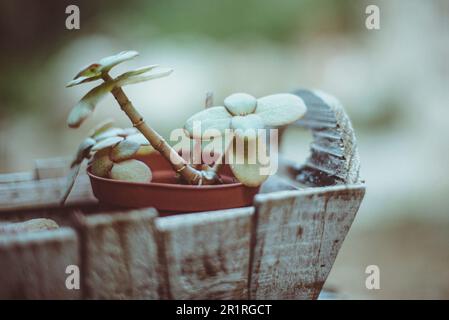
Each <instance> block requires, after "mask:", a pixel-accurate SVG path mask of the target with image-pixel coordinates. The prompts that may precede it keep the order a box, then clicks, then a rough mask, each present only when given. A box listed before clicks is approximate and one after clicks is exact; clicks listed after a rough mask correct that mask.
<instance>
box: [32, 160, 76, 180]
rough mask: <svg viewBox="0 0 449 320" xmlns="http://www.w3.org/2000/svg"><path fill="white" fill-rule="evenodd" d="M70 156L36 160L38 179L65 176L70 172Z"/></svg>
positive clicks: (36, 175) (35, 167)
mask: <svg viewBox="0 0 449 320" xmlns="http://www.w3.org/2000/svg"><path fill="white" fill-rule="evenodd" d="M69 167H70V158H66V157H58V158H48V159H37V160H35V161H34V170H35V177H36V179H38V180H41V179H51V178H60V177H65V176H67V175H68V173H69Z"/></svg>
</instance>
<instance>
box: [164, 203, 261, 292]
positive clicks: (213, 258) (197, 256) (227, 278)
mask: <svg viewBox="0 0 449 320" xmlns="http://www.w3.org/2000/svg"><path fill="white" fill-rule="evenodd" d="M253 212H254V208H252V207H247V208H240V209H231V210H222V211H211V212H204V213H195V214H187V215H177V216H170V217H163V218H158V219H157V220H156V228H157V230H158V234H159V237H158V239H159V241H160V243H159V248H160V250H161V251H160V252H161V253H162V254H163V256H162V257H161V258H162V259H161V261H162V268H161V270H162V271H163V274H162V275H161V278H162V279H163V280H164V281H165V288H166V289H165V294H164V296H163V298H166V299H246V298H247V296H248V291H247V288H248V265H249V255H250V232H251V221H252V219H251V217H252V215H253Z"/></svg>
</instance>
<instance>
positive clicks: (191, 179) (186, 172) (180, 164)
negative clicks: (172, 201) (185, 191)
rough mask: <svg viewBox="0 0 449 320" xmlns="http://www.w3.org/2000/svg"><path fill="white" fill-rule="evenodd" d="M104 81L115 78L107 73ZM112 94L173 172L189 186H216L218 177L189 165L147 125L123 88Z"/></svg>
mask: <svg viewBox="0 0 449 320" xmlns="http://www.w3.org/2000/svg"><path fill="white" fill-rule="evenodd" d="M102 79H103V80H104V81H113V78H112V77H111V76H110V75H109V74H107V73H104V74H103V75H102ZM111 93H112V95H113V96H114V98H115V100H117V102H118V104H119V105H120V107H121V109H122V110H123V111H124V112H125V113H126V115H127V116H128V118H129V119H130V120H131V122H132V124H133V126H134V127H135V128H137V129H138V130H139V131H140V132H141V133H142V134H143V135H144V136H145V138H147V139H148V141H149V142H150V144H151V146H152V147H153V148H154V149H156V150H157V151H159V153H160V154H161V155H162V156H163V157H164V158H165V159H166V160H167V161H168V162H169V163H170V164H171V166H172V168H173V170H175V171H176V172H177V173H179V174H180V175H181V176H182V178H183V179H184V180H185V181H186V182H187V183H188V184H192V185H199V184H215V183H216V182H217V181H218V177H217V176H216V175H214V176H210V175H204V174H203V172H202V171H200V170H197V169H195V168H193V167H192V166H191V165H189V164H188V163H187V162H186V161H185V160H184V159H183V158H182V157H181V156H180V155H179V154H178V153H177V152H176V151H175V150H174V149H173V148H172V147H171V146H170V145H169V144H168V143H167V141H166V140H165V139H164V138H163V137H162V136H161V135H159V134H158V133H157V132H156V131H155V130H154V129H152V128H151V127H150V126H149V125H147V124H146V123H145V120H144V119H143V117H142V115H141V114H140V113H139V112H138V111H137V110H136V108H134V106H133V104H132V102H131V101H129V99H128V97H127V96H126V94H125V92H124V91H123V89H122V88H120V87H115V88H114V89H112V91H111Z"/></svg>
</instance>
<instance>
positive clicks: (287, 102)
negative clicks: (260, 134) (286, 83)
mask: <svg viewBox="0 0 449 320" xmlns="http://www.w3.org/2000/svg"><path fill="white" fill-rule="evenodd" d="M306 111H307V108H306V105H305V104H304V101H303V100H302V99H301V98H300V97H298V96H297V95H294V94H290V93H280V94H273V95H270V96H266V97H263V98H260V99H259V100H258V101H257V108H256V112H255V113H256V114H257V115H258V116H260V117H261V118H262V120H263V122H264V123H265V125H267V126H276V127H277V126H283V125H286V124H289V123H292V122H294V121H296V120H298V119H299V118H301V117H302V116H303V115H304V114H305V113H306Z"/></svg>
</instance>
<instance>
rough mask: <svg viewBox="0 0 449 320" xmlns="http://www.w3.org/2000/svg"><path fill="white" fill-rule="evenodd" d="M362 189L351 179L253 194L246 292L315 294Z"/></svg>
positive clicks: (270, 296) (253, 294)
mask: <svg viewBox="0 0 449 320" xmlns="http://www.w3.org/2000/svg"><path fill="white" fill-rule="evenodd" d="M363 195H364V187H363V186H362V185H354V186H333V187H326V188H310V189H307V190H303V191H302V190H301V191H281V192H274V193H270V194H261V195H258V196H256V199H255V206H256V214H255V215H254V220H255V221H254V224H253V225H254V228H255V232H254V233H253V234H254V236H253V241H252V242H253V247H254V250H253V251H252V257H251V269H250V270H251V274H250V298H253V299H315V298H317V296H318V294H319V292H320V290H321V287H322V285H323V283H324V281H325V280H326V278H327V275H328V274H329V271H330V269H331V267H332V264H333V262H334V260H335V257H336V254H337V252H338V249H339V248H340V246H341V243H342V242H343V240H344V238H345V236H346V233H347V231H348V230H349V227H350V225H351V223H352V221H353V219H354V216H355V214H356V212H357V209H358V207H359V205H360V202H361V199H362V198H363Z"/></svg>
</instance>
